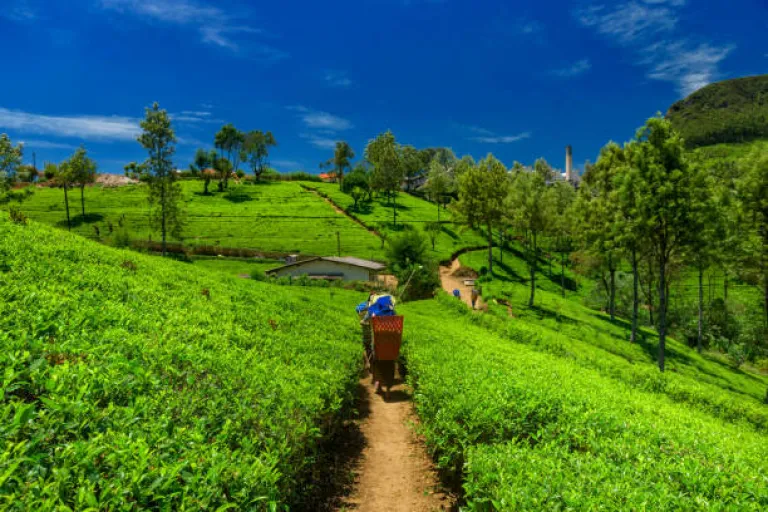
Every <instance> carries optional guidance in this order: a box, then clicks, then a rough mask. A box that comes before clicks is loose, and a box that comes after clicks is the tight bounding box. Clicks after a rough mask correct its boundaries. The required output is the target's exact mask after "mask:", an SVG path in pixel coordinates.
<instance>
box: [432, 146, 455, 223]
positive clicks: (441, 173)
mask: <svg viewBox="0 0 768 512" xmlns="http://www.w3.org/2000/svg"><path fill="white" fill-rule="evenodd" d="M451 185H452V183H451V175H450V174H449V173H448V169H447V168H446V166H445V165H443V164H441V163H440V161H439V160H438V159H437V158H434V159H432V161H431V162H430V163H429V173H428V174H427V183H426V189H427V192H428V193H429V195H430V198H431V199H432V200H433V201H434V202H435V204H436V205H437V222H438V224H439V223H440V206H441V203H442V202H443V201H444V199H445V194H447V193H448V192H449V191H450V189H451Z"/></svg>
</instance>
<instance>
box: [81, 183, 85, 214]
mask: <svg viewBox="0 0 768 512" xmlns="http://www.w3.org/2000/svg"><path fill="white" fill-rule="evenodd" d="M80 206H81V207H82V211H83V220H85V184H83V185H80Z"/></svg>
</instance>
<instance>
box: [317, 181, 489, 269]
mask: <svg viewBox="0 0 768 512" xmlns="http://www.w3.org/2000/svg"><path fill="white" fill-rule="evenodd" d="M305 185H306V186H308V187H311V188H314V189H317V190H319V191H320V192H322V193H323V194H326V195H327V196H328V197H330V198H331V199H332V200H333V201H334V202H335V203H336V204H338V205H339V206H340V207H341V208H342V209H344V210H345V211H347V212H349V213H350V214H351V215H354V216H355V217H356V218H358V219H360V220H361V221H362V222H364V223H365V224H366V225H367V226H368V227H373V228H376V229H377V230H379V231H384V232H386V233H388V234H391V235H392V234H396V231H394V230H393V229H392V207H391V206H390V205H389V204H388V203H387V200H386V198H377V199H375V200H374V201H373V203H371V204H364V205H361V206H360V207H359V208H358V209H357V210H356V209H355V208H354V201H353V200H352V197H350V196H349V195H347V194H344V193H343V192H341V191H340V190H339V186H338V185H337V184H334V183H305ZM440 220H441V222H446V224H445V225H444V226H443V232H442V233H440V235H439V236H438V239H437V241H436V243H435V251H434V255H435V257H436V258H437V259H439V260H446V259H450V256H451V255H452V254H453V253H455V252H456V251H458V250H459V249H463V248H464V247H478V246H483V245H487V243H488V242H487V241H486V240H485V239H484V238H483V237H482V236H480V235H479V234H477V233H476V232H474V231H471V230H462V229H461V228H460V227H459V226H454V225H452V224H450V222H451V221H452V216H451V212H450V211H449V210H442V211H441V212H440ZM435 221H437V206H436V205H434V204H433V203H430V202H429V201H425V200H423V199H419V198H418V197H414V196H412V195H409V194H405V193H403V194H400V195H398V198H397V222H398V223H402V224H401V225H408V226H411V227H412V228H413V229H417V230H419V231H423V230H424V227H425V225H426V223H428V222H435Z"/></svg>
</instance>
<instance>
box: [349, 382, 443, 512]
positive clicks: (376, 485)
mask: <svg viewBox="0 0 768 512" xmlns="http://www.w3.org/2000/svg"><path fill="white" fill-rule="evenodd" d="M396 382H397V384H396V385H395V387H394V388H393V389H392V395H391V397H390V399H389V401H386V402H385V401H384V398H383V397H382V396H381V395H377V394H375V393H374V390H373V386H372V385H371V380H370V378H365V379H363V380H361V381H360V386H361V396H360V401H361V402H362V403H361V409H366V414H365V415H363V419H362V420H361V424H360V430H361V432H362V434H363V437H364V439H365V447H364V448H363V452H362V455H361V457H360V460H359V463H358V464H357V467H356V468H355V476H356V478H355V485H354V490H353V492H352V494H351V496H349V497H348V498H347V499H345V500H344V503H343V504H342V505H341V507H340V508H339V510H356V511H361V512H383V511H387V512H432V511H442V510H454V503H455V501H454V500H453V499H452V497H451V496H449V495H447V494H445V493H444V492H442V491H441V490H440V489H441V487H440V481H439V479H438V476H437V473H436V471H435V469H434V467H433V464H432V461H431V460H430V458H429V456H428V454H427V453H426V450H425V448H424V445H423V442H422V441H421V440H420V439H418V437H417V436H416V434H415V433H414V432H413V430H412V428H411V423H412V422H413V421H414V416H413V409H412V406H411V396H410V392H409V390H408V389H406V388H405V386H404V385H403V384H402V381H401V380H399V379H398V380H397V381H396Z"/></svg>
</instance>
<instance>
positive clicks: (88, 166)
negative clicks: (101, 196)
mask: <svg viewBox="0 0 768 512" xmlns="http://www.w3.org/2000/svg"><path fill="white" fill-rule="evenodd" d="M69 168H70V172H71V178H72V182H73V183H76V184H77V185H78V186H79V187H80V206H81V209H82V214H83V217H85V186H86V185H88V184H89V183H94V182H95V181H96V162H94V161H93V160H92V159H91V158H89V157H88V152H87V151H86V150H85V148H84V147H80V148H78V149H77V150H76V151H75V153H74V154H73V155H72V157H71V158H70V159H69Z"/></svg>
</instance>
